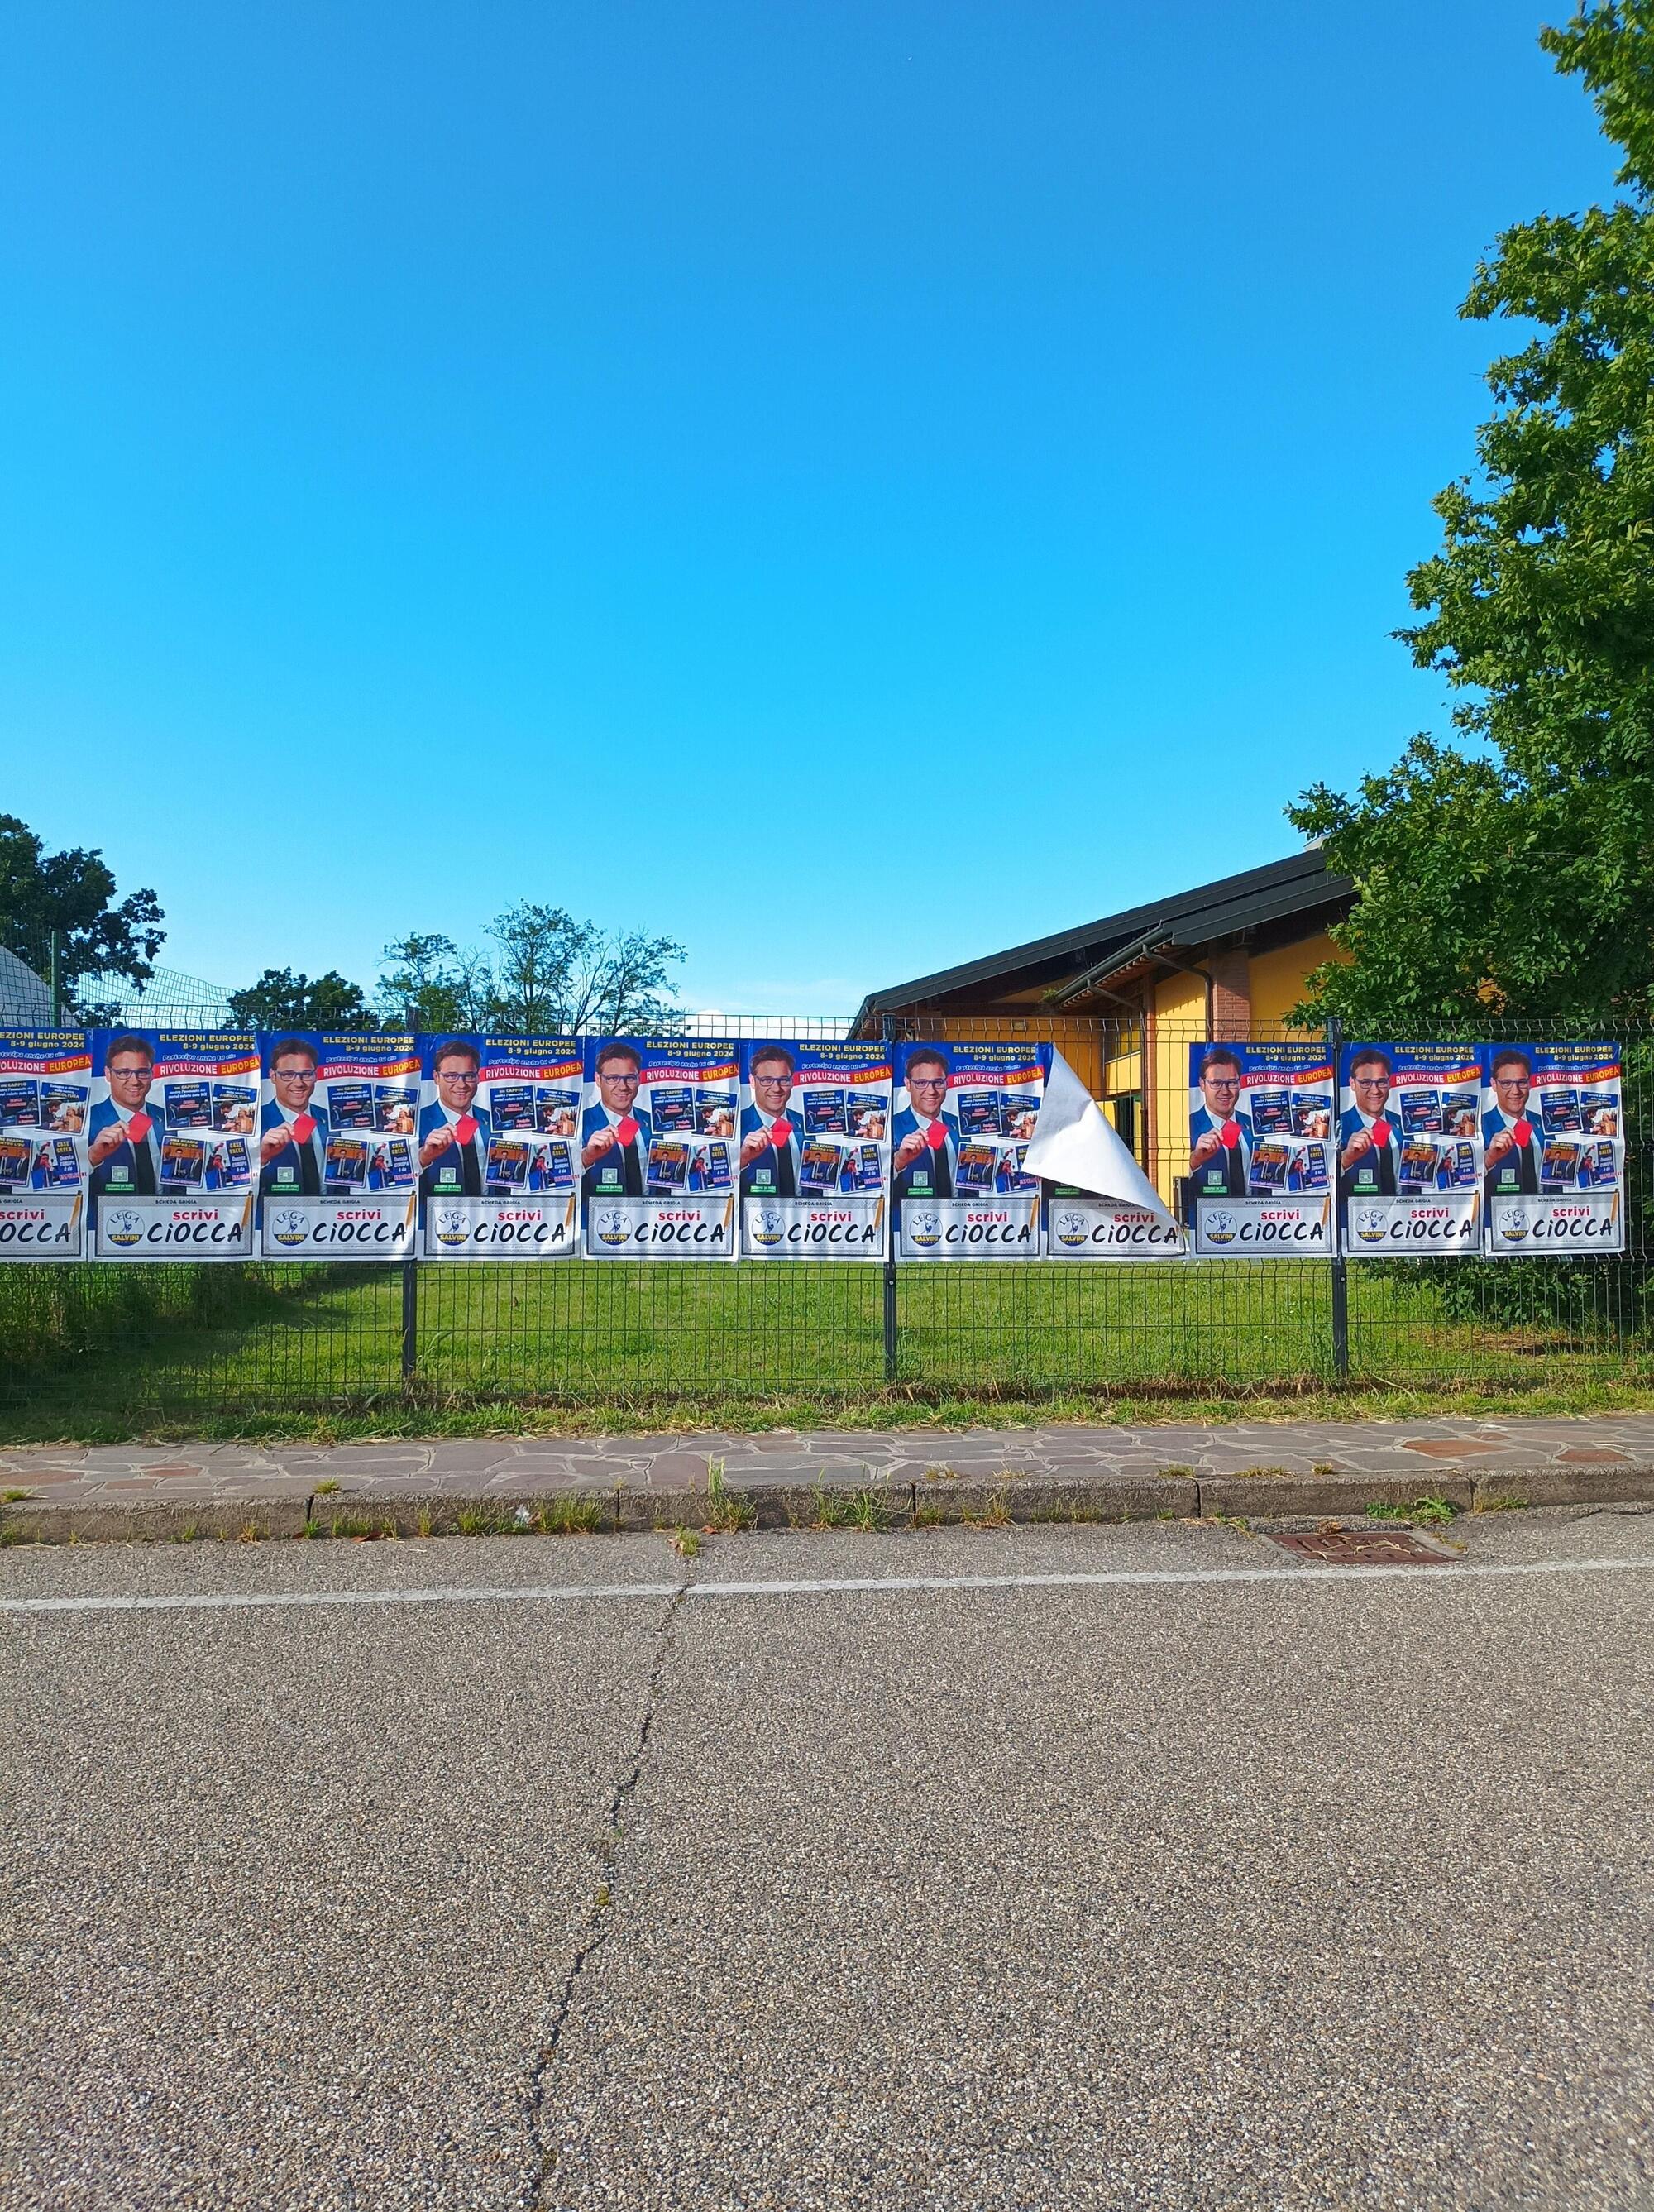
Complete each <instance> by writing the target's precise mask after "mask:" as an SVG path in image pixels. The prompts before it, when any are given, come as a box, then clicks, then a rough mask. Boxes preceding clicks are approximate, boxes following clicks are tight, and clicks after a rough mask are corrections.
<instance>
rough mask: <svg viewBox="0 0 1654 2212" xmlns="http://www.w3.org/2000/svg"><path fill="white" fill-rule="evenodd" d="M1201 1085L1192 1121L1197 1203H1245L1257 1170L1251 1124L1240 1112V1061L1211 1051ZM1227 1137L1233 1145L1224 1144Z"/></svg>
mask: <svg viewBox="0 0 1654 2212" xmlns="http://www.w3.org/2000/svg"><path fill="white" fill-rule="evenodd" d="M1196 1079H1197V1082H1198V1083H1199V1085H1200V1097H1201V1103H1200V1104H1199V1105H1198V1106H1197V1107H1196V1109H1195V1110H1194V1112H1193V1113H1192V1114H1191V1115H1190V1117H1189V1148H1190V1149H1189V1188H1190V1192H1191V1195H1192V1196H1193V1197H1195V1198H1245V1195H1246V1189H1247V1177H1248V1176H1250V1175H1251V1165H1252V1122H1251V1115H1249V1114H1243V1113H1241V1112H1240V1111H1239V1098H1240V1055H1239V1053H1238V1052H1237V1051H1236V1050H1235V1048H1234V1047H1233V1045H1228V1044H1215V1045H1211V1046H1209V1047H1208V1048H1207V1050H1206V1053H1205V1054H1204V1056H1203V1059H1202V1060H1201V1063H1200V1066H1199V1067H1198V1068H1197V1071H1196ZM1226 1130H1227V1132H1228V1133H1229V1134H1230V1135H1231V1137H1232V1138H1233V1143H1230V1144H1225V1142H1224V1141H1223V1139H1224V1132H1225V1131H1226Z"/></svg>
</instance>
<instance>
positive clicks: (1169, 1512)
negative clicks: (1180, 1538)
mask: <svg viewBox="0 0 1654 2212" xmlns="http://www.w3.org/2000/svg"><path fill="white" fill-rule="evenodd" d="M1177 1517H1178V1509H1177V1507H1176V1506H1175V1505H1162V1506H1161V1508H1160V1511H1159V1512H1158V1513H1157V1514H1156V1515H1155V1516H1154V1518H1155V1519H1156V1520H1157V1521H1175V1520H1176V1519H1177Z"/></svg>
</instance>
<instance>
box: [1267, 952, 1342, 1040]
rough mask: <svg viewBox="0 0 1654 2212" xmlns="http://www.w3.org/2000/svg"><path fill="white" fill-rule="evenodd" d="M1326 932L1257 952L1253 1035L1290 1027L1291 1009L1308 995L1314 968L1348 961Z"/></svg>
mask: <svg viewBox="0 0 1654 2212" xmlns="http://www.w3.org/2000/svg"><path fill="white" fill-rule="evenodd" d="M1348 957H1349V955H1348V953H1347V952H1345V951H1341V950H1340V948H1339V947H1338V946H1337V945H1335V944H1334V943H1333V942H1332V939H1330V937H1328V936H1326V935H1325V934H1324V933H1321V932H1318V933H1317V934H1316V935H1315V936H1313V937H1306V938H1303V939H1300V942H1299V943H1297V944H1296V945H1276V946H1275V948H1274V950H1273V951H1269V952H1255V953H1254V954H1253V955H1252V957H1251V961H1250V962H1249V963H1248V965H1249V966H1250V968H1251V1000H1252V1035H1253V1036H1260V1037H1268V1036H1280V1035H1281V1032H1282V1031H1283V1030H1285V1029H1286V1025H1287V1009H1288V1008H1289V1007H1291V1006H1295V1005H1296V1004H1297V1002H1298V1001H1299V1000H1300V999H1301V998H1302V997H1303V995H1304V985H1305V983H1306V981H1308V979H1309V975H1310V971H1311V969H1314V968H1319V967H1321V966H1323V965H1324V963H1326V962H1327V961H1329V960H1348Z"/></svg>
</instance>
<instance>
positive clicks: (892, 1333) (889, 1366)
mask: <svg viewBox="0 0 1654 2212" xmlns="http://www.w3.org/2000/svg"><path fill="white" fill-rule="evenodd" d="M882 1033H883V1036H884V1048H885V1050H886V1052H887V1053H888V1054H890V1055H891V1076H892V1089H891V1093H890V1098H891V1104H892V1107H893V1108H894V1104H895V1097H896V1094H895V1090H894V1076H895V1064H894V1063H895V1024H894V1022H893V1021H892V1019H891V1018H890V1016H889V1015H888V1014H887V1015H886V1016H885V1018H884V1024H883V1032H882ZM897 1349H898V1347H897V1342H896V1205H895V1200H894V1198H893V1199H892V1200H891V1201H890V1217H889V1219H888V1221H887V1223H886V1225H885V1254H884V1379H885V1381H886V1382H887V1383H894V1381H895V1379H896V1364H897Z"/></svg>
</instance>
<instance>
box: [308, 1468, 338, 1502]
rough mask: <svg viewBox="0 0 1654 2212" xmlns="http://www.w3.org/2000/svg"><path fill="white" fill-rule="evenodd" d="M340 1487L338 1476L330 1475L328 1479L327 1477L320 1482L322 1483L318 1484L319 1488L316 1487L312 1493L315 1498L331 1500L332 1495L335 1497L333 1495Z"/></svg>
mask: <svg viewBox="0 0 1654 2212" xmlns="http://www.w3.org/2000/svg"><path fill="white" fill-rule="evenodd" d="M338 1486H339V1478H338V1476H337V1475H336V1474H330V1475H328V1476H326V1477H325V1478H324V1480H322V1481H320V1482H318V1484H317V1486H316V1487H315V1490H314V1491H313V1492H312V1496H313V1497H316V1498H331V1497H332V1495H333V1493H334V1492H335V1491H336V1490H337V1488H338Z"/></svg>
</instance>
